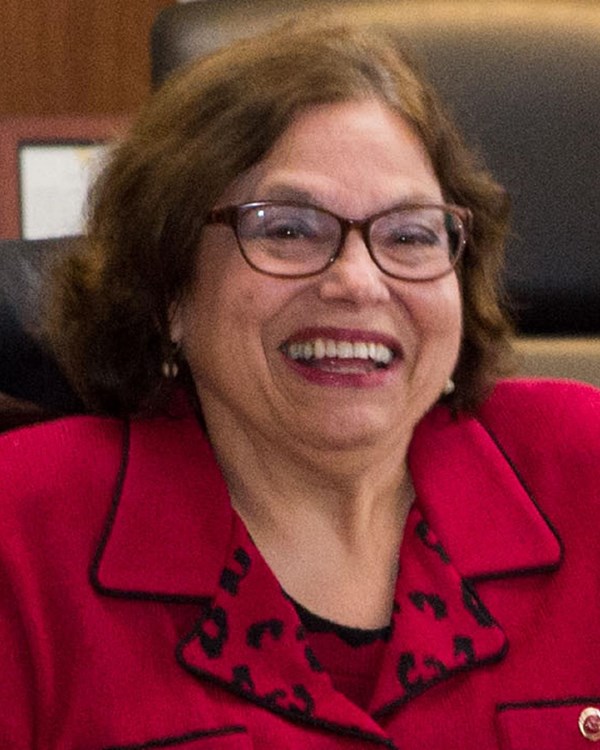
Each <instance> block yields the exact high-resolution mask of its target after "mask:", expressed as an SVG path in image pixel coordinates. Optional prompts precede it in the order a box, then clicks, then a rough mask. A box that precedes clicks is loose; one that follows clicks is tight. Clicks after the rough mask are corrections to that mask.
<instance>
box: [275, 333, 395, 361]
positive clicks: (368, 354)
mask: <svg viewBox="0 0 600 750" xmlns="http://www.w3.org/2000/svg"><path fill="white" fill-rule="evenodd" d="M286 353H287V355H288V357H290V358H291V359H302V360H306V361H308V360H312V359H324V358H325V357H327V358H328V359H363V360H369V359H370V360H372V361H373V362H375V363H377V364H382V365H389V363H390V362H391V361H392V359H393V358H394V353H393V351H392V350H391V349H390V348H389V347H387V346H385V344H380V343H377V344H376V343H375V342H373V341H356V342H351V341H335V340H333V339H315V340H314V341H294V342H293V343H291V344H288V346H287V347H286Z"/></svg>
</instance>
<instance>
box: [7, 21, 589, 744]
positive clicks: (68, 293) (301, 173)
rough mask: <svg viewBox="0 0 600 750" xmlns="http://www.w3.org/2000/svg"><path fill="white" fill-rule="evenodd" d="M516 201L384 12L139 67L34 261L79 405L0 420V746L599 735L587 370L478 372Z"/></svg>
mask: <svg viewBox="0 0 600 750" xmlns="http://www.w3.org/2000/svg"><path fill="white" fill-rule="evenodd" d="M506 229H507V199H506V196H505V194H504V192H503V191H502V189H501V188H500V187H499V186H498V185H497V184H496V183H495V182H494V180H493V179H492V177H491V176H490V175H489V174H488V173H487V172H486V171H485V169H484V168H483V167H482V166H481V165H480V164H479V163H478V162H477V161H476V160H475V158H474V157H473V156H472V155H471V154H470V152H469V150H468V149H467V148H466V147H465V145H464V144H463V142H462V140H461V139H460V136H459V135H458V133H457V131H456V130H455V128H454V126H453V125H452V123H451V122H450V120H449V119H448V117H447V116H446V114H445V113H444V111H443V109H442V107H441V105H440V104H439V103H438V100H437V97H436V95H435V94H434V92H433V91H432V90H431V89H430V87H429V86H428V84H427V83H426V82H425V81H424V79H423V78H422V76H421V74H420V73H419V72H418V69H417V67H416V66H415V65H414V63H412V62H411V61H410V59H409V58H408V57H407V55H406V54H405V53H404V52H403V51H402V49H401V48H400V46H399V44H398V41H397V40H396V39H395V37H394V36H393V35H392V34H391V33H390V32H388V31H386V30H385V29H383V28H376V29H375V28H369V27H362V26H360V25H356V26H350V25H347V24H341V25H340V24H334V25H328V24H314V22H313V23H312V24H311V23H309V22H308V21H306V22H304V21H301V22H298V23H297V24H296V25H292V26H290V25H288V26H286V27H285V29H284V30H283V31H282V30H281V29H276V30H274V31H272V32H269V33H268V34H265V35H263V36H261V37H257V38H256V39H251V40H248V41H245V42H241V43H238V44H236V45H233V46H231V47H230V48H227V49H225V50H223V51H221V52H218V53H216V54H214V55H213V56H211V57H210V58H207V59H205V60H201V61H199V62H197V63H195V64H193V65H192V66H190V67H189V68H188V69H187V70H186V71H184V72H183V73H182V74H181V75H180V76H179V77H178V78H176V79H174V80H173V81H171V82H169V83H168V84H167V85H166V86H165V87H164V88H163V89H162V90H160V91H159V92H158V93H157V94H156V96H155V98H154V99H153V101H152V102H151V103H150V104H149V106H148V107H147V108H146V110H145V111H144V112H143V113H142V115H141V117H140V119H139V121H138V122H137V123H136V124H135V125H134V127H133V128H132V130H131V132H130V134H129V135H128V136H127V138H126V139H125V140H124V141H123V142H122V144H121V145H120V146H119V147H118V148H117V149H115V151H114V153H113V154H112V157H111V161H110V163H109V164H108V165H107V166H106V169H105V170H104V172H103V174H102V175H101V176H100V178H99V181H98V183H97V185H96V188H95V192H94V194H93V199H92V204H91V214H90V225H89V232H88V235H87V237H86V239H85V240H84V243H83V245H82V247H81V248H80V249H79V250H78V251H77V252H76V253H74V254H73V255H71V256H70V257H69V258H68V259H67V261H66V263H65V265H64V267H63V268H62V269H61V271H60V273H59V275H58V276H57V280H56V290H55V302H54V308H53V310H54V311H53V328H52V331H53V335H54V339H55V341H56V344H57V348H58V349H59V351H60V353H61V357H62V362H63V364H64V366H65V368H66V370H67V371H68V373H69V374H70V377H71V379H72V381H73V383H74V384H75V386H76V387H77V389H78V391H79V393H80V394H81V397H82V398H83V399H84V400H85V402H86V404H87V405H88V407H89V408H90V410H92V411H96V412H98V414H97V415H96V416H88V417H79V418H68V419H63V420H57V421H55V422H52V423H50V424H48V425H42V426H38V427H35V428H30V429H27V430H21V431H17V432H13V433H9V434H7V435H6V436H4V438H3V441H2V444H1V450H0V494H1V495H2V499H3V502H2V505H1V508H0V513H1V522H2V524H3V525H5V526H6V528H8V529H10V533H9V534H6V535H3V537H2V539H0V576H2V581H3V584H5V588H4V590H5V591H6V596H4V597H3V599H2V601H1V602H0V607H1V614H2V618H0V659H1V660H2V664H3V678H2V679H3V680H4V682H1V683H0V702H1V705H2V706H3V712H2V716H0V740H2V742H1V743H0V744H2V746H3V747H4V746H6V747H10V748H14V749H15V750H25V748H28V749H29V748H35V749H36V750H48V749H54V748H56V750H71V749H72V750H75V748H81V747H85V748H99V749H100V748H113V749H116V748H122V749H124V748H129V749H130V750H133V748H138V749H142V748H150V747H158V746H160V747H163V746H170V745H177V746H183V747H186V746H189V747H190V748H192V747H194V748H201V747H206V748H209V747H210V748H234V747H239V748H250V747H253V748H263V749H264V750H267V749H268V750H271V748H302V749H303V750H305V749H306V748H308V749H309V750H310V749H311V748H313V749H314V750H316V749H317V748H319V750H328V749H329V750H333V749H334V748H340V749H342V748H348V750H350V749H351V748H352V749H354V750H358V749H359V748H367V747H373V746H380V747H387V748H400V747H402V748H404V749H408V750H417V748H424V747H435V748H440V749H441V750H443V748H455V747H461V748H463V747H464V748H467V747H473V746H477V747H478V748H484V750H497V748H500V747H503V748H512V750H515V749H516V750H523V749H524V748H525V747H531V746H536V747H540V748H545V747H552V748H553V750H557V749H558V750H566V749H567V748H573V747H575V744H573V743H574V742H575V743H576V741H577V737H578V736H579V737H580V738H581V739H582V738H583V736H585V737H588V739H590V738H591V737H590V736H589V735H590V732H592V731H593V727H594V720H595V718H596V717H597V716H600V683H598V668H597V664H594V660H593V659H590V658H589V649H588V645H587V644H588V643H589V642H590V639H593V638H597V637H598V625H597V623H598V622H599V621H600V619H599V618H600V610H599V603H598V601H596V600H597V597H595V598H594V597H593V596H592V597H590V596H589V595H588V592H589V591H590V590H592V591H593V590H596V588H597V586H598V584H599V583H600V581H599V579H598V573H597V571H598V570H600V558H599V556H598V544H597V539H596V533H595V530H594V525H593V524H590V523H589V522H587V519H588V518H589V517H590V516H591V517H594V516H595V514H597V512H598V509H599V505H600V494H599V490H598V482H597V466H598V461H599V459H600V395H599V393H598V392H597V391H595V390H594V389H592V388H585V387H583V386H577V385H573V384H564V383H563V384H559V383H541V382H537V383H536V382H518V381H502V382H501V381H499V377H500V375H501V373H502V371H503V369H504V368H505V367H506V361H507V359H508V354H509V350H508V343H507V342H508V334H509V332H510V325H509V323H508V321H507V320H506V318H505V315H504V314H503V311H502V304H501V301H502V291H501V289H500V287H499V283H498V274H499V272H500V270H501V266H502V254H503V242H504V236H505V233H506ZM566 496H568V497H569V498H573V497H575V498H577V499H578V502H579V498H583V500H582V501H581V502H582V506H581V507H580V508H578V510H577V512H574V509H573V504H572V502H571V499H570V501H569V502H568V503H566V502H564V499H565V497H566ZM74 655H81V656H84V657H85V658H82V659H80V660H79V661H77V660H74ZM549 686H551V687H549ZM564 696H567V698H565V697H564ZM594 696H596V697H594ZM556 706H560V707H562V708H564V709H565V710H564V711H562V712H561V713H560V715H558V714H555V715H554V716H555V717H556V720H555V721H554V724H553V729H552V731H550V730H546V729H544V730H543V732H542V734H544V732H545V734H544V737H547V739H548V743H547V744H544V742H545V740H543V741H542V742H541V744H540V742H538V740H539V738H540V731H539V727H540V722H539V718H538V719H537V720H536V719H535V716H534V717H532V716H531V709H532V707H538V708H540V707H541V708H543V709H544V710H548V709H549V708H555V707H556ZM517 708H518V709H523V708H526V709H527V710H522V711H520V713H517ZM594 712H597V713H594ZM546 715H548V714H546ZM578 718H579V719H580V721H579V722H578ZM527 722H529V724H527ZM550 723H552V721H551V722H550ZM545 726H546V725H544V727H545ZM590 727H591V729H590ZM586 732H587V734H586ZM578 733H579V734H578ZM573 735H574V736H573ZM532 737H534V739H535V741H530V740H531V738H532Z"/></svg>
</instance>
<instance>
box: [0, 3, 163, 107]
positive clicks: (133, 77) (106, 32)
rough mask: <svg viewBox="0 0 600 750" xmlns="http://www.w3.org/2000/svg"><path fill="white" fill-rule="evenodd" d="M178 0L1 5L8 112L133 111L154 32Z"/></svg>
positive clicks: (146, 79)
mask: <svg viewBox="0 0 600 750" xmlns="http://www.w3.org/2000/svg"><path fill="white" fill-rule="evenodd" d="M171 4H172V0H1V2H0V114H13V115H17V114H21V115H33V114H36V115H37V114H49V115H50V114H52V115H54V114H94V113H120V112H132V111H135V109H136V108H137V107H138V106H139V105H140V104H141V102H142V101H143V100H144V99H145V98H146V96H147V95H148V91H149V88H150V60H149V33H150V28H151V25H152V22H153V20H154V18H155V16H156V15H157V13H158V12H159V10H161V9H162V8H164V7H166V6H168V5H171Z"/></svg>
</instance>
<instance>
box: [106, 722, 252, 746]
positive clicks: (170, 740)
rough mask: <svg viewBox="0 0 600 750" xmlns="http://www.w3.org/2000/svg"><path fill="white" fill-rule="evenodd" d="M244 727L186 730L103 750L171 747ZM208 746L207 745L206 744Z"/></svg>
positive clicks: (241, 731) (224, 734)
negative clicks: (181, 732)
mask: <svg viewBox="0 0 600 750" xmlns="http://www.w3.org/2000/svg"><path fill="white" fill-rule="evenodd" d="M246 733H247V732H246V727H243V726H239V725H235V726H231V727H221V728H220V729H205V730H203V731H198V732H188V733H187V734H182V735H181V736H179V737H161V738H160V739H158V740H149V741H148V742H142V743H140V744H137V745H111V746H110V747H106V748H104V750H150V749H151V748H153V747H173V746H174V745H185V744H186V743H187V742H193V741H194V740H201V739H205V738H206V739H210V738H211V737H226V736H228V735H230V734H246ZM207 747H208V745H207Z"/></svg>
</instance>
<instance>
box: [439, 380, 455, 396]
mask: <svg viewBox="0 0 600 750" xmlns="http://www.w3.org/2000/svg"><path fill="white" fill-rule="evenodd" d="M455 388H456V386H455V385H454V380H452V378H448V380H447V381H446V385H445V386H444V390H443V391H442V393H443V394H444V396H449V395H450V394H451V393H454V389H455Z"/></svg>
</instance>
